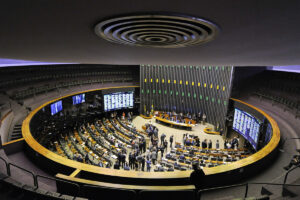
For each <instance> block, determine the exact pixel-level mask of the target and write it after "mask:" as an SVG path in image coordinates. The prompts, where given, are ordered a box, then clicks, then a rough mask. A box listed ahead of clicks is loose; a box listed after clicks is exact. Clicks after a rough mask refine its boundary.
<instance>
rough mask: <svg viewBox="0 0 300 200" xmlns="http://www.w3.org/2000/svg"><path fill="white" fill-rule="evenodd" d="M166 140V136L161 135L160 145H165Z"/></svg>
mask: <svg viewBox="0 0 300 200" xmlns="http://www.w3.org/2000/svg"><path fill="white" fill-rule="evenodd" d="M165 138H166V134H164V133H163V134H161V136H160V143H161V144H163V143H164V141H165Z"/></svg>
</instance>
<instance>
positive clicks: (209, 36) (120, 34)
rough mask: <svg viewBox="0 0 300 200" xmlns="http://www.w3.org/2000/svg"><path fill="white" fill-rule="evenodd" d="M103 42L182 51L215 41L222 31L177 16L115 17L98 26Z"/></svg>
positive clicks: (142, 15) (205, 23)
mask: <svg viewBox="0 0 300 200" xmlns="http://www.w3.org/2000/svg"><path fill="white" fill-rule="evenodd" d="M95 33H96V34H97V35H98V36H100V37H101V38H103V39H105V40H107V41H110V42H114V43H118V44H125V45H131V46H142V47H157V48H179V47H187V46H193V45H200V44H203V43H206V42H208V41H211V40H213V39H214V38H215V37H216V36H217V35H218V33H219V28H218V27H217V26H216V25H215V24H213V23H212V22H209V21H207V20H204V19H200V18H197V17H192V16H187V15H176V14H140V15H129V16H122V17H115V18H110V19H107V20H104V21H102V22H100V23H98V24H97V25H96V26H95Z"/></svg>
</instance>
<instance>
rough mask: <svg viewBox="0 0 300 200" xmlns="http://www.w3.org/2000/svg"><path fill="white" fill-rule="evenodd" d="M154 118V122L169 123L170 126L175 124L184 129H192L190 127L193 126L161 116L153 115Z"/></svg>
mask: <svg viewBox="0 0 300 200" xmlns="http://www.w3.org/2000/svg"><path fill="white" fill-rule="evenodd" d="M154 118H155V120H156V122H160V123H163V124H168V125H171V127H173V126H175V127H179V128H184V129H187V130H192V127H193V126H194V125H193V124H186V123H177V122H174V121H170V120H167V119H163V118H161V117H154Z"/></svg>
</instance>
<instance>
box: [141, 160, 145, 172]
mask: <svg viewBox="0 0 300 200" xmlns="http://www.w3.org/2000/svg"><path fill="white" fill-rule="evenodd" d="M141 162H142V171H144V170H145V156H143V157H142V160H141Z"/></svg>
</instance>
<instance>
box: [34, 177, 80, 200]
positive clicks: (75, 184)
mask: <svg viewBox="0 0 300 200" xmlns="http://www.w3.org/2000/svg"><path fill="white" fill-rule="evenodd" d="M39 177H41V178H45V179H49V180H54V181H55V182H57V181H60V182H64V183H68V184H70V185H73V186H75V187H76V188H77V190H76V191H77V192H76V193H75V195H74V196H73V199H76V197H77V196H78V194H79V192H80V185H79V184H77V183H72V182H70V181H66V180H61V179H57V178H52V177H48V176H43V175H39V174H37V175H36V180H37V185H36V188H37V189H38V188H39V184H38V178H39Z"/></svg>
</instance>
